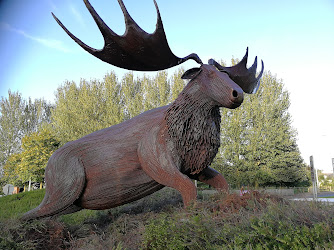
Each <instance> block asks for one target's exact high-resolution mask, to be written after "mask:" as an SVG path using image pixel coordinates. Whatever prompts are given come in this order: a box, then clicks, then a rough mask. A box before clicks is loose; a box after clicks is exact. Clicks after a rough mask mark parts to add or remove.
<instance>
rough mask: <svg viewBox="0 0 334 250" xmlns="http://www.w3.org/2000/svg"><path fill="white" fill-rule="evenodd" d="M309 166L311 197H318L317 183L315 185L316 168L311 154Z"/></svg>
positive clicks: (316, 179)
mask: <svg viewBox="0 0 334 250" xmlns="http://www.w3.org/2000/svg"><path fill="white" fill-rule="evenodd" d="M310 167H311V179H312V187H313V199H316V198H317V197H318V185H317V181H318V178H317V172H316V171H317V170H316V169H315V168H314V162H313V155H311V156H310Z"/></svg>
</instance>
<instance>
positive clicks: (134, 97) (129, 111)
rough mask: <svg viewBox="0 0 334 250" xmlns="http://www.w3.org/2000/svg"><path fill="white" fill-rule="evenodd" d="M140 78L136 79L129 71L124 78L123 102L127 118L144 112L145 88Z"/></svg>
mask: <svg viewBox="0 0 334 250" xmlns="http://www.w3.org/2000/svg"><path fill="white" fill-rule="evenodd" d="M141 85H142V82H141V80H140V79H139V78H137V80H135V79H134V76H133V73H132V72H128V73H126V74H125V75H124V77H123V79H122V97H123V98H122V103H123V105H124V113H125V114H124V116H125V119H130V118H132V117H135V116H137V115H139V114H140V113H142V112H143V110H144V107H143V89H142V86H141Z"/></svg>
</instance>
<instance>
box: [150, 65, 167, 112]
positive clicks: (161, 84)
mask: <svg viewBox="0 0 334 250" xmlns="http://www.w3.org/2000/svg"><path fill="white" fill-rule="evenodd" d="M154 82H155V84H156V86H157V89H158V95H159V104H158V107H159V106H165V105H167V104H168V103H169V102H170V85H169V81H168V74H167V71H166V70H165V71H159V72H158V73H157V75H156V76H155V78H154Z"/></svg>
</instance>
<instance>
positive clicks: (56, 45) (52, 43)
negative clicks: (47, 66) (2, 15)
mask: <svg viewBox="0 0 334 250" xmlns="http://www.w3.org/2000/svg"><path fill="white" fill-rule="evenodd" d="M0 28H1V29H5V30H9V31H11V32H15V33H17V34H19V35H22V36H24V37H26V38H28V39H30V40H32V41H35V42H38V43H40V44H42V45H44V46H46V47H49V48H52V49H56V50H59V51H62V52H66V53H68V52H70V50H69V49H67V48H66V47H65V46H64V44H63V42H62V41H59V40H54V39H45V38H41V37H36V36H32V35H30V34H28V33H26V32H25V31H23V30H19V29H15V28H13V27H12V26H10V25H9V24H8V23H3V22H1V23H0Z"/></svg>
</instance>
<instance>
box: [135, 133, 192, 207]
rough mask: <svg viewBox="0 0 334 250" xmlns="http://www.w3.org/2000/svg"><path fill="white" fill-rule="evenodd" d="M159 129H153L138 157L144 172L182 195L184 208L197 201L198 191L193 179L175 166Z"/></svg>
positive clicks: (144, 141)
mask: <svg viewBox="0 0 334 250" xmlns="http://www.w3.org/2000/svg"><path fill="white" fill-rule="evenodd" d="M157 130H158V128H154V129H152V131H151V133H150V134H149V135H148V137H147V138H144V139H143V141H141V143H140V147H139V149H138V157H139V161H140V164H141V167H142V169H143V170H144V172H145V173H146V174H147V175H148V176H150V177H151V178H152V179H153V180H155V181H156V182H158V183H160V184H162V185H164V186H168V187H172V188H174V189H176V190H178V191H179V192H180V194H181V195H182V199H183V203H184V206H185V207H186V206H188V205H190V204H191V202H193V201H195V200H196V197H197V190H196V186H195V185H194V183H193V182H192V181H191V179H190V178H189V177H188V176H186V175H184V174H183V173H181V172H180V171H179V169H178V168H177V166H176V165H175V163H174V161H173V159H172V157H171V154H170V152H169V150H168V149H167V147H166V143H165V141H164V139H163V136H161V133H159V132H158V131H157Z"/></svg>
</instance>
